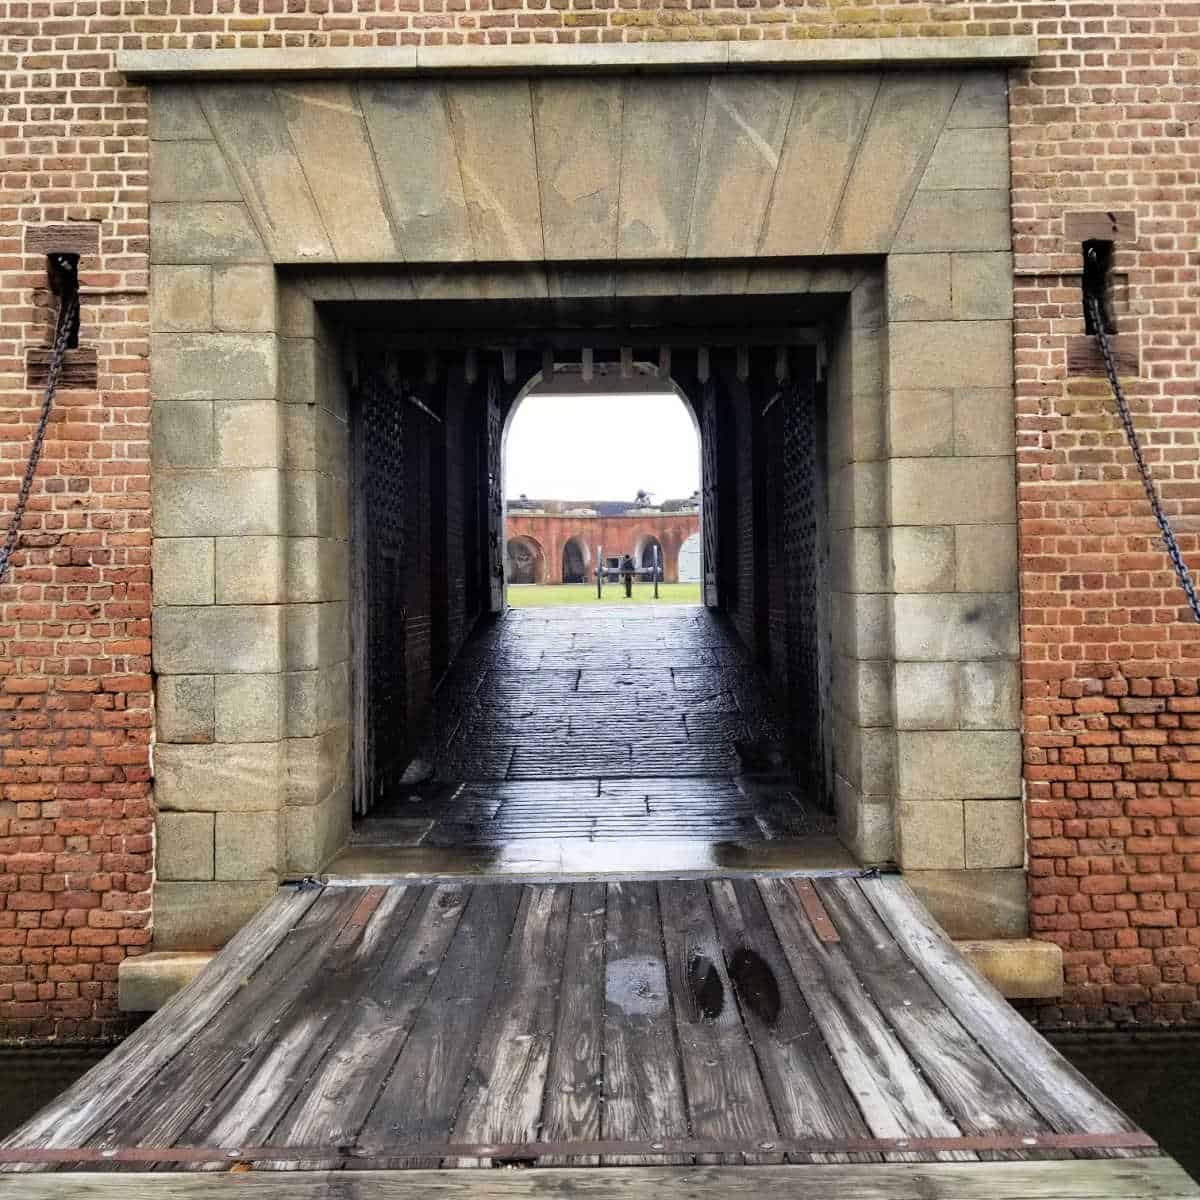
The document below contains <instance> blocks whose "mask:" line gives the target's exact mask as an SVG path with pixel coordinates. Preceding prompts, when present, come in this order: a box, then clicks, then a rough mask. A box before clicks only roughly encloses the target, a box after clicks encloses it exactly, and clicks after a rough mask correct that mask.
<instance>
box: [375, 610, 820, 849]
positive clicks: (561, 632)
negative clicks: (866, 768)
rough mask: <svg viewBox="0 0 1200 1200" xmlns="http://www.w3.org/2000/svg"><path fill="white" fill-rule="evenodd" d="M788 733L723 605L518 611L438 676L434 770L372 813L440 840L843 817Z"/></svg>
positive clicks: (425, 760)
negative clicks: (794, 765) (799, 776)
mask: <svg viewBox="0 0 1200 1200" xmlns="http://www.w3.org/2000/svg"><path fill="white" fill-rule="evenodd" d="M783 744H784V743H783V735H782V731H781V729H780V727H779V724H778V722H777V720H776V718H775V716H774V714H773V711H772V702H771V699H770V697H769V695H768V692H767V688H766V683H765V679H764V678H763V676H762V675H761V673H760V672H759V671H758V670H757V669H756V668H755V667H754V665H753V663H752V662H751V661H750V656H749V654H748V652H747V651H746V650H745V648H744V647H742V646H741V645H740V643H739V642H738V641H737V639H736V637H735V636H734V635H733V634H732V633H731V632H730V630H729V628H728V626H727V624H726V623H725V622H724V621H722V619H721V618H720V617H718V616H717V615H715V614H713V613H710V612H708V611H707V610H705V609H702V608H691V607H677V606H668V607H665V608H652V607H639V608H636V609H630V610H626V611H624V612H612V611H611V610H596V609H590V608H569V607H568V608H561V609H551V610H549V611H546V610H540V611H539V610H524V609H522V610H515V609H514V610H510V611H509V612H508V613H507V614H506V615H505V617H504V618H503V619H502V620H501V621H499V622H497V623H496V624H495V625H494V626H492V627H491V628H488V629H486V630H484V631H482V632H481V633H480V635H479V636H477V637H475V638H473V639H472V640H471V641H470V642H469V643H468V644H467V646H465V647H464V649H463V652H462V654H461V655H460V656H459V659H458V661H457V663H456V664H455V666H454V668H453V669H452V671H451V673H450V675H449V676H448V677H447V679H446V680H445V681H444V683H443V684H442V686H441V688H440V689H439V690H438V694H437V697H436V701H435V712H434V718H433V722H432V733H431V736H430V738H429V739H428V741H427V742H426V744H425V746H424V747H423V749H422V752H421V759H422V773H425V771H428V773H429V774H430V778H428V779H426V780H423V781H421V782H416V783H414V784H413V785H412V786H410V787H407V788H402V789H400V790H399V792H398V794H397V795H396V796H395V797H394V798H393V799H392V800H391V802H388V801H384V802H383V803H381V804H379V805H377V806H376V809H375V814H374V816H375V819H378V820H380V821H381V822H382V824H381V826H380V827H379V833H380V834H381V835H382V834H383V833H385V832H390V833H393V834H396V833H400V834H405V833H406V834H408V835H409V836H410V837H411V838H412V839H413V840H418V839H419V841H420V842H421V843H422V844H425V845H430V846H439V847H451V846H493V845H499V844H503V843H506V842H510V841H512V840H514V839H567V838H570V839H586V840H589V841H597V840H607V839H614V838H618V839H624V838H637V839H642V838H676V839H679V838H687V839H694V840H699V841H702V842H735V843H736V842H746V841H757V840H764V839H777V838H788V837H797V836H800V835H803V834H811V833H819V832H829V831H831V821H830V819H829V817H828V816H827V814H824V813H820V812H818V811H817V810H816V809H815V808H813V807H812V806H811V805H808V804H806V803H805V802H804V800H803V799H802V798H801V795H800V793H799V790H798V788H797V787H796V786H795V784H794V782H793V781H792V780H791V772H790V771H789V769H788V764H787V760H786V752H785V751H784V750H783ZM385 826H386V828H385Z"/></svg>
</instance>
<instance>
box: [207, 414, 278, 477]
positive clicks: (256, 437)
mask: <svg viewBox="0 0 1200 1200" xmlns="http://www.w3.org/2000/svg"><path fill="white" fill-rule="evenodd" d="M280 407H281V406H280V405H278V404H276V403H275V401H274V400H217V401H214V402H213V437H214V442H215V450H216V465H217V466H219V467H232V468H252V467H278V466H280V465H282V462H283V432H282V429H281V424H280V417H279V413H280Z"/></svg>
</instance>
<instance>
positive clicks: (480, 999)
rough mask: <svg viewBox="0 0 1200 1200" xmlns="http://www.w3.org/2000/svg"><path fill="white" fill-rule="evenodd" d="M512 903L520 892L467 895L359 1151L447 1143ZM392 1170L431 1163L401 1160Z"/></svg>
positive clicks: (507, 889)
mask: <svg viewBox="0 0 1200 1200" xmlns="http://www.w3.org/2000/svg"><path fill="white" fill-rule="evenodd" d="M520 898H521V889H519V888H517V887H512V886H486V885H484V886H478V887H475V888H474V889H473V890H472V891H471V895H470V898H469V900H468V901H467V907H466V911H465V912H464V913H463V916H462V920H461V921H460V922H459V925H458V929H457V930H456V931H455V935H454V939H453V941H452V942H451V943H450V947H449V949H448V951H447V953H446V957H445V960H444V961H443V963H442V967H441V970H440V971H439V972H438V975H437V978H436V980H435V981H434V984H433V988H432V989H431V990H430V992H429V995H428V997H427V999H426V1001H425V1003H424V1005H423V1006H422V1007H421V1010H420V1011H419V1012H418V1013H417V1016H416V1020H415V1021H414V1022H413V1026H412V1031H411V1033H410V1034H409V1036H408V1040H407V1041H406V1042H405V1044H404V1048H403V1049H402V1050H401V1052H400V1056H399V1057H398V1058H397V1059H396V1062H395V1065H394V1066H393V1068H392V1072H391V1075H390V1077H389V1078H388V1080H387V1082H386V1084H384V1087H383V1090H382V1092H381V1093H380V1095H379V1098H378V1100H377V1101H376V1102H375V1105H374V1107H373V1108H372V1109H371V1111H370V1113H369V1115H368V1116H367V1119H366V1122H365V1124H364V1125H363V1129H362V1133H361V1134H360V1136H359V1141H360V1143H361V1144H362V1145H364V1146H367V1147H370V1146H372V1145H375V1146H378V1145H393V1146H394V1145H396V1143H397V1142H405V1141H444V1140H445V1139H446V1138H447V1137H448V1136H449V1133H450V1126H451V1123H452V1121H453V1119H454V1114H455V1111H456V1110H457V1107H458V1103H459V1099H460V1097H461V1096H462V1092H463V1087H464V1085H465V1084H466V1081H467V1071H468V1069H469V1067H470V1065H471V1062H472V1060H473V1058H474V1055H475V1049H476V1046H477V1044H478V1042H479V1035H480V1032H481V1030H482V1029H483V1023H484V1020H485V1019H486V1017H487V1012H488V1008H489V1006H490V1004H491V1000H492V994H493V992H494V991H495V988H496V982H497V979H498V977H499V972H500V964H501V963H502V962H503V961H504V956H505V952H506V951H507V949H508V943H509V939H510V937H511V935H512V930H513V922H514V920H515V918H516V915H517V906H518V904H519V903H520ZM394 1165H399V1166H406V1167H415V1166H422V1165H431V1166H433V1165H436V1164H422V1163H419V1162H410V1161H407V1160H403V1159H402V1160H399V1161H398V1163H396V1164H394Z"/></svg>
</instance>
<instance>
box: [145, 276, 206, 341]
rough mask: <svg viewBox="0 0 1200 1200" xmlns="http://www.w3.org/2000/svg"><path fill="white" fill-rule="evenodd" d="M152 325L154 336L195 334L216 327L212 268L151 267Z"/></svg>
mask: <svg viewBox="0 0 1200 1200" xmlns="http://www.w3.org/2000/svg"><path fill="white" fill-rule="evenodd" d="M150 325H151V328H152V329H153V330H154V332H155V333H196V332H200V331H202V330H207V329H211V328H212V327H213V285H212V269H211V268H210V267H207V266H197V267H152V268H151V270H150Z"/></svg>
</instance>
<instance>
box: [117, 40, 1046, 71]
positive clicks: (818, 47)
mask: <svg viewBox="0 0 1200 1200" xmlns="http://www.w3.org/2000/svg"><path fill="white" fill-rule="evenodd" d="M1036 53H1037V38H1035V37H1033V36H1009V37H940V38H915V37H899V38H812V39H806V40H803V41H786V42H785V41H770V42H653V43H644V42H630V43H617V44H600V45H540V44H539V45H529V46H480V45H474V44H472V45H466V46H419V47H418V46H363V47H346V48H342V47H329V48H316V49H304V48H299V47H298V48H296V49H270V50H260V49H247V50H123V51H118V53H117V69H118V70H119V71H121V72H122V73H123V74H124V75H125V76H126V78H127V79H129V80H130V81H131V82H134V83H143V82H146V81H148V80H180V79H185V80H196V79H226V80H234V79H261V78H283V79H320V78H327V77H336V76H340V75H438V74H455V75H458V74H486V75H492V74H503V73H506V72H507V73H510V74H522V73H524V74H529V73H534V72H536V73H566V74H571V73H584V72H586V73H588V74H591V73H596V72H609V73H615V74H622V73H634V72H644V71H666V72H669V71H719V70H769V69H788V68H806V69H812V70H820V69H824V68H841V67H861V66H874V67H888V66H896V67H942V66H964V65H970V64H984V63H1001V64H1004V63H1014V64H1018V63H1025V62H1028V61H1030V60H1031V59H1032V58H1033V57H1034V56H1035V55H1036Z"/></svg>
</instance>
